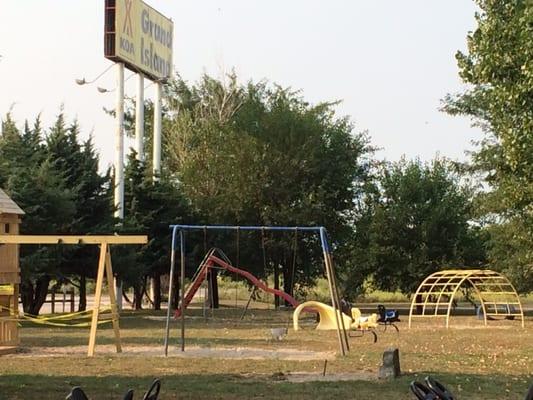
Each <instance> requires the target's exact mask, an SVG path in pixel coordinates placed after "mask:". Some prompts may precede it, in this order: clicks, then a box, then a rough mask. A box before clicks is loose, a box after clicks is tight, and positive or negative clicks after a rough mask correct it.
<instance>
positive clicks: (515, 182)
mask: <svg viewBox="0 0 533 400" xmlns="http://www.w3.org/2000/svg"><path fill="white" fill-rule="evenodd" d="M477 4H478V6H479V8H480V12H478V13H477V14H476V20H477V23H478V26H477V28H476V30H475V31H474V32H473V33H470V34H469V35H468V37H467V43H468V52H467V53H463V52H458V53H457V55H456V58H457V61H458V65H459V74H460V76H461V78H462V79H463V81H464V82H465V83H467V84H469V85H470V87H469V89H468V90H467V91H466V92H465V93H461V94H457V95H450V96H448V97H447V98H446V99H445V106H444V110H445V111H447V112H448V113H450V114H452V115H466V116H469V117H471V118H472V119H473V121H474V123H475V124H477V125H478V126H480V127H481V128H482V129H483V132H484V135H485V136H484V138H483V140H481V141H480V142H479V143H478V149H477V151H476V152H475V153H474V154H473V168H474V170H475V171H477V172H480V173H481V174H482V176H483V178H484V179H485V181H486V182H487V183H488V185H489V190H488V191H486V192H484V193H482V194H480V202H479V204H480V211H481V212H480V214H481V216H484V218H485V222H487V225H488V232H489V233H490V242H489V243H490V247H489V260H490V264H491V266H492V267H493V268H495V269H499V270H502V271H504V272H506V273H508V274H509V275H510V276H511V278H513V281H514V283H515V284H516V285H517V286H518V288H519V289H520V290H522V291H527V290H531V289H533V268H532V266H533V250H532V249H533V246H532V245H533V206H532V204H533V134H532V132H533V91H532V88H533V41H532V40H531V38H532V37H533V24H532V20H533V7H532V6H531V2H528V1H527V0H477Z"/></svg>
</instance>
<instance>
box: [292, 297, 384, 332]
mask: <svg viewBox="0 0 533 400" xmlns="http://www.w3.org/2000/svg"><path fill="white" fill-rule="evenodd" d="M304 309H308V310H310V309H312V310H313V311H315V312H317V313H318V314H319V316H320V322H319V323H318V325H317V327H316V329H320V330H330V329H337V318H335V309H334V308H333V307H332V306H328V305H327V304H324V303H321V302H319V301H306V302H305V303H302V304H300V305H299V306H298V307H296V309H295V310H294V313H293V314H292V321H293V326H294V330H295V331H297V330H298V329H299V326H298V319H299V317H300V313H301V312H302V311H303V310H304ZM337 316H338V318H339V324H340V323H341V320H340V318H341V317H342V318H343V319H344V327H345V328H346V329H363V330H366V329H371V328H375V327H376V326H377V325H378V324H377V319H378V316H377V314H372V315H370V316H368V317H362V316H361V311H359V309H358V308H352V317H349V316H348V315H346V314H344V313H342V312H340V311H338V310H337Z"/></svg>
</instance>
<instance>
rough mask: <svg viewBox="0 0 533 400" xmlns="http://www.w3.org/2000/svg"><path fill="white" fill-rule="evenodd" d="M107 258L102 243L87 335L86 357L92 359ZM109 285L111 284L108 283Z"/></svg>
mask: <svg viewBox="0 0 533 400" xmlns="http://www.w3.org/2000/svg"><path fill="white" fill-rule="evenodd" d="M106 258H107V243H105V242H104V243H102V245H101V246H100V259H99V260H98V272H97V275H96V291H95V293H94V305H93V317H92V321H91V332H90V334H89V349H88V351H87V355H88V356H89V357H92V356H93V355H94V347H95V345H96V330H97V329H98V317H99V314H100V304H101V301H102V286H103V284H104V270H105V264H106ZM108 284H110V285H112V284H113V282H110V283H108Z"/></svg>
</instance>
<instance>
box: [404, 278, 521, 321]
mask: <svg viewBox="0 0 533 400" xmlns="http://www.w3.org/2000/svg"><path fill="white" fill-rule="evenodd" d="M463 286H468V287H471V288H472V289H473V291H474V292H475V293H476V294H477V297H478V299H479V301H480V307H481V310H482V311H483V320H484V322H485V326H486V325H487V320H489V319H490V318H498V317H500V318H505V317H507V318H509V317H513V318H514V317H520V318H521V320H522V328H523V327H524V311H523V309H522V303H521V302H520V298H519V297H518V293H517V292H516V290H515V288H514V286H513V285H512V284H511V282H509V280H508V279H507V278H506V277H505V276H504V275H502V274H500V273H498V272H495V271H491V270H488V269H484V270H482V269H466V270H444V271H439V272H435V273H434V274H431V275H430V276H428V277H427V278H426V279H424V281H423V282H422V283H421V284H420V286H419V287H418V289H417V290H416V293H415V295H414V296H413V299H412V301H411V308H410V309H409V327H411V321H412V319H413V318H424V317H425V318H445V319H446V328H448V327H449V325H450V315H451V311H452V307H453V304H454V302H455V295H456V294H457V292H458V291H459V289H460V288H461V287H463ZM516 308H518V311H517V310H516ZM415 312H418V313H415Z"/></svg>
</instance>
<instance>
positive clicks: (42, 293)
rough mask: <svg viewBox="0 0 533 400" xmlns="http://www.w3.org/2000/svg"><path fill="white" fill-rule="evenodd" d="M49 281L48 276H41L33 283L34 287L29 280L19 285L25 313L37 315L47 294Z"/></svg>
mask: <svg viewBox="0 0 533 400" xmlns="http://www.w3.org/2000/svg"><path fill="white" fill-rule="evenodd" d="M50 279H51V278H50V276H49V275H42V276H40V277H39V278H37V280H36V281H35V286H34V284H33V282H31V281H30V280H27V281H25V282H23V283H22V284H21V285H20V297H21V298H22V307H23V309H24V312H25V313H27V314H31V315H39V311H40V310H41V307H42V306H43V304H44V302H45V300H46V295H47V294H48V286H49V284H50Z"/></svg>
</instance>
